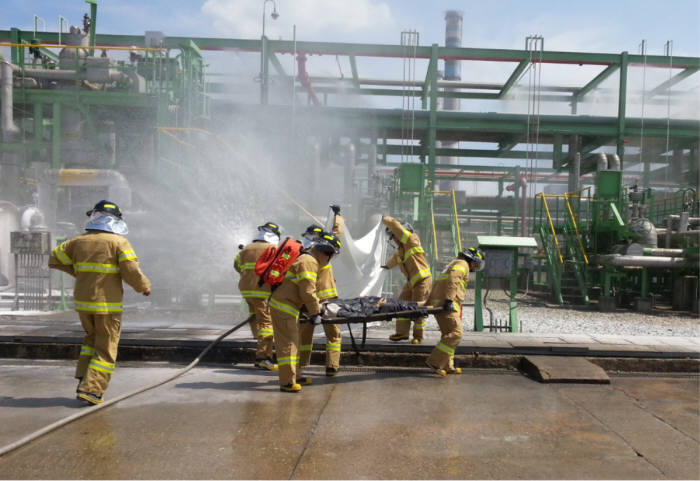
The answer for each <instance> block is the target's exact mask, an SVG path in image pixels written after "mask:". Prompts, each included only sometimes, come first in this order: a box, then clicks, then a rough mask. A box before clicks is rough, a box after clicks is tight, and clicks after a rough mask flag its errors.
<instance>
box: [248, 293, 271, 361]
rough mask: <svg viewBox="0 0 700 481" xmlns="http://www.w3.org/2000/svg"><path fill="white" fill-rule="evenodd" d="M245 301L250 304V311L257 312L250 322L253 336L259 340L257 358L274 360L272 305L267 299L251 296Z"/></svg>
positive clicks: (256, 351)
mask: <svg viewBox="0 0 700 481" xmlns="http://www.w3.org/2000/svg"><path fill="white" fill-rule="evenodd" d="M245 301H246V303H247V304H248V312H249V313H250V314H255V319H253V320H252V321H251V322H250V323H249V324H250V330H251V332H252V333H253V337H254V338H255V339H256V340H257V341H258V346H257V348H256V350H255V359H256V360H257V359H269V360H270V361H272V360H273V359H272V354H273V342H272V341H273V336H272V318H271V317H270V307H269V306H268V304H267V299H256V298H250V299H246V300H245Z"/></svg>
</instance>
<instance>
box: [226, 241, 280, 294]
mask: <svg viewBox="0 0 700 481" xmlns="http://www.w3.org/2000/svg"><path fill="white" fill-rule="evenodd" d="M271 245H272V244H270V243H269V242H265V241H255V242H251V243H250V244H248V245H247V246H245V247H244V248H243V249H241V250H240V251H239V252H238V255H237V256H236V258H235V259H234V260H233V268H234V269H236V272H238V273H239V274H240V275H241V279H240V280H239V281H238V290H240V291H241V295H242V296H243V298H245V299H267V298H268V297H270V286H268V285H267V284H265V283H263V285H262V286H259V285H258V280H259V279H260V276H258V275H257V274H256V273H255V263H256V262H257V261H258V257H260V255H261V254H262V253H263V252H265V250H266V249H267V248H268V247H270V246H271Z"/></svg>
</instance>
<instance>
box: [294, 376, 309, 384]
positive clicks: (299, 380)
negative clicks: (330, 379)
mask: <svg viewBox="0 0 700 481" xmlns="http://www.w3.org/2000/svg"><path fill="white" fill-rule="evenodd" d="M296 383H297V384H299V385H302V386H308V385H309V384H312V383H313V381H312V380H311V378H310V377H305V376H302V377H298V378H297V382H296Z"/></svg>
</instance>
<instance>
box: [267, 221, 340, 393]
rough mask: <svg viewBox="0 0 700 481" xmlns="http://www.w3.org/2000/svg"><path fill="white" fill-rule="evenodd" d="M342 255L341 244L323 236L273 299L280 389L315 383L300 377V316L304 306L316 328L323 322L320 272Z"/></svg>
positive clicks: (296, 389)
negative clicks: (320, 300)
mask: <svg viewBox="0 0 700 481" xmlns="http://www.w3.org/2000/svg"><path fill="white" fill-rule="evenodd" d="M338 252H340V241H339V240H338V238H337V237H336V236H334V235H333V234H329V233H325V232H324V233H321V235H320V236H319V239H318V240H317V241H315V242H314V243H313V244H312V245H311V246H310V248H309V250H308V251H305V252H302V253H301V255H300V256H299V257H298V258H297V259H296V260H295V261H294V262H293V263H292V265H291V266H290V267H289V269H288V270H287V272H286V273H285V276H284V281H282V284H280V286H279V287H277V289H275V291H274V292H273V293H272V296H271V297H270V314H271V316H272V326H273V328H274V329H275V344H276V347H277V363H278V364H279V371H278V374H279V380H280V390H281V391H285V392H299V391H301V384H311V379H310V378H305V377H302V376H300V374H301V371H300V370H299V371H297V364H298V363H299V313H300V311H301V309H302V306H303V307H305V309H306V314H307V315H308V316H309V318H310V321H311V322H312V323H313V324H314V325H318V324H320V323H321V304H320V302H319V300H318V296H317V295H316V290H317V287H316V283H317V280H318V272H319V270H320V269H321V268H322V267H324V266H325V265H327V264H328V263H329V262H330V259H331V257H333V255H335V254H337V253H338Z"/></svg>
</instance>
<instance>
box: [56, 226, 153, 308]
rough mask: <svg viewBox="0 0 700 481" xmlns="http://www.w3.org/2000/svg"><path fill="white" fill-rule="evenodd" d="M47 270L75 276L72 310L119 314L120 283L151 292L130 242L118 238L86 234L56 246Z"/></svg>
mask: <svg viewBox="0 0 700 481" xmlns="http://www.w3.org/2000/svg"><path fill="white" fill-rule="evenodd" d="M49 267H51V268H54V269H58V270H62V271H64V272H67V273H68V274H71V275H72V276H75V289H74V292H73V297H74V301H75V309H76V310H77V311H83V312H93V313H98V314H104V313H109V312H121V311H122V308H123V304H122V299H123V296H124V287H123V286H122V280H123V281H124V282H126V283H127V284H128V285H130V286H131V287H132V288H133V289H134V290H135V291H136V292H144V291H146V290H148V289H150V288H151V283H150V281H149V280H148V278H147V277H146V276H145V275H144V274H143V272H141V269H140V268H139V261H138V258H137V257H136V254H135V253H134V250H133V248H132V247H131V244H130V243H129V241H128V240H127V239H126V238H125V237H122V236H120V235H118V234H113V233H111V232H102V231H87V232H86V233H85V234H82V235H79V236H77V237H75V238H73V239H70V240H67V241H65V242H63V243H62V244H60V245H59V246H57V247H56V248H55V249H54V250H53V252H52V253H51V257H50V258H49Z"/></svg>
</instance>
